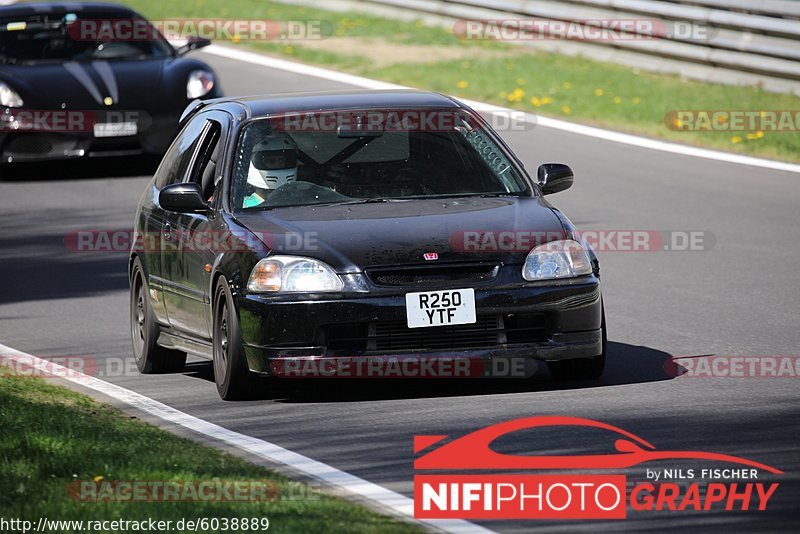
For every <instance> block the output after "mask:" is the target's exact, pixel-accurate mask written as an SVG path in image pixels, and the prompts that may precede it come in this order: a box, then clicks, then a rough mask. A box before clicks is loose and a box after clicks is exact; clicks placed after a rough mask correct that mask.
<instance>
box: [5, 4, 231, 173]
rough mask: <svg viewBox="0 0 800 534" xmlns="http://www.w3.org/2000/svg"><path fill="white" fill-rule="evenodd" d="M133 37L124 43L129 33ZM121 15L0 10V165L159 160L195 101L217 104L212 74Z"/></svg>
mask: <svg viewBox="0 0 800 534" xmlns="http://www.w3.org/2000/svg"><path fill="white" fill-rule="evenodd" d="M131 25H133V26H134V27H135V28H136V30H137V31H136V32H129V33H127V34H126V33H125V32H123V31H120V30H121V29H125V28H131ZM209 43H210V41H208V40H207V39H199V38H193V39H189V41H188V42H187V44H186V45H184V46H182V47H181V48H178V49H175V48H173V47H172V45H170V43H169V42H167V41H166V40H165V39H164V38H163V37H162V35H161V34H160V33H159V32H158V31H157V30H156V29H155V28H154V27H153V26H152V25H150V24H149V23H148V22H147V21H146V20H145V19H143V18H142V17H141V15H138V14H137V13H135V12H134V11H131V10H130V9H128V8H127V7H123V6H117V5H113V4H99V3H98V4H95V3H85V4H84V3H63V4H57V3H41V4H39V3H30V4H27V3H26V4H13V5H8V6H2V7H0V164H7V163H12V162H21V161H41V160H53V159H66V158H78V157H82V156H119V155H138V154H157V155H162V154H163V153H164V152H165V151H166V149H167V147H169V144H170V143H171V142H172V139H173V138H174V137H175V134H176V133H177V124H178V118H179V117H180V114H181V111H183V109H184V108H185V107H186V105H187V104H188V103H190V102H191V101H192V100H194V99H197V98H214V97H219V96H221V94H222V93H221V91H220V87H219V82H218V81H217V79H216V76H215V75H214V73H213V71H212V70H211V68H210V67H209V66H208V65H206V64H205V63H203V62H202V61H198V60H196V59H187V58H185V57H183V55H184V54H185V53H186V52H188V51H190V50H194V49H196V48H199V47H202V46H205V45H207V44H209Z"/></svg>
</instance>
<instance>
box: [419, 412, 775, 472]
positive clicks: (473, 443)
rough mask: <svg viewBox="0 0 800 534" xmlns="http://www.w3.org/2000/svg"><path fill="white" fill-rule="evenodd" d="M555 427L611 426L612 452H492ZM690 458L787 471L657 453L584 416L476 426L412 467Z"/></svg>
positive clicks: (723, 458)
mask: <svg viewBox="0 0 800 534" xmlns="http://www.w3.org/2000/svg"><path fill="white" fill-rule="evenodd" d="M553 426H579V427H593V428H601V429H605V430H610V431H612V432H615V433H617V434H619V438H618V439H616V440H615V442H614V447H615V449H616V450H617V452H616V453H612V454H587V455H579V456H578V455H576V456H518V455H510V454H502V453H498V452H495V451H493V450H492V449H491V448H490V445H491V443H492V442H493V441H495V440H496V439H498V438H500V437H501V436H504V435H506V434H509V433H511V432H516V431H518V430H524V429H529V428H538V427H553ZM445 438H447V436H443V435H436V436H414V452H415V453H418V452H420V451H423V450H425V449H428V448H429V447H431V446H432V445H434V444H436V443H439V442H441V441H442V440H444V439H445ZM673 459H691V460H712V461H717V462H728V463H734V464H739V465H746V466H749V467H755V468H757V469H763V470H764V471H767V472H770V473H775V474H783V471H780V470H778V469H775V468H774V467H770V466H768V465H764V464H762V463H759V462H754V461H752V460H748V459H746V458H740V457H738V456H730V455H727V454H718V453H714V452H704V451H659V450H656V448H655V446H653V445H651V444H650V443H648V442H647V441H645V440H644V439H642V438H640V437H638V436H636V435H634V434H631V433H630V432H627V431H625V430H622V429H621V428H618V427H615V426H613V425H609V424H606V423H601V422H599V421H593V420H591V419H583V418H580V417H566V416H543V417H525V418H522V419H514V420H512V421H506V422H504V423H498V424H496V425H492V426H488V427H486V428H482V429H480V430H476V431H475V432H472V433H470V434H467V435H466V436H463V437H461V438H458V439H456V440H454V441H451V442H449V443H446V444H444V445H441V446H439V447H438V448H436V449H434V450H431V451H430V452H427V453H425V454H424V455H422V456H420V457H419V458H417V459H416V460H415V461H414V469H419V470H426V469H445V470H447V469H451V470H461V469H463V470H480V469H517V470H518V469H622V468H627V467H633V466H636V465H639V464H643V463H645V462H652V461H656V460H673Z"/></svg>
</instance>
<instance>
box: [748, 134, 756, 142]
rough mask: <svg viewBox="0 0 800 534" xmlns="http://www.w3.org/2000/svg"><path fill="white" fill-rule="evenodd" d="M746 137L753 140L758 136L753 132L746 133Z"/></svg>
mask: <svg viewBox="0 0 800 534" xmlns="http://www.w3.org/2000/svg"><path fill="white" fill-rule="evenodd" d="M747 138H748V139H750V140H751V141H754V140H756V139H758V136H757V135H756V134H754V133H751V134H747Z"/></svg>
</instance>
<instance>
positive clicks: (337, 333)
mask: <svg viewBox="0 0 800 534" xmlns="http://www.w3.org/2000/svg"><path fill="white" fill-rule="evenodd" d="M474 289H475V306H476V312H477V315H478V322H477V323H476V324H475V325H460V326H458V327H433V328H415V329H408V328H406V327H405V321H406V307H405V293H406V291H398V290H394V291H378V292H368V293H363V294H346V295H341V298H336V297H334V296H331V295H313V296H312V295H294V296H292V295H280V296H278V295H261V294H246V295H238V296H236V297H235V298H236V308H237V311H238V317H239V325H240V329H241V333H242V340H243V343H244V350H245V353H246V355H247V361H248V365H249V367H250V369H251V370H252V371H254V372H257V373H261V374H274V371H275V365H274V363H275V362H276V361H289V360H291V361H297V360H298V359H300V360H303V359H305V360H314V359H319V358H362V357H365V358H370V357H375V358H383V357H387V356H391V357H400V358H405V357H413V358H419V359H424V358H455V359H466V360H480V361H483V362H491V361H492V360H497V359H512V358H523V359H528V360H538V361H558V360H566V359H573V358H591V357H594V356H598V355H600V354H601V353H602V351H603V335H602V330H601V322H602V303H601V295H600V285H599V280H598V279H597V278H596V277H594V276H591V275H590V276H585V277H581V278H577V279H572V280H563V281H553V282H548V283H547V284H546V285H545V284H543V283H538V284H535V285H534V284H529V285H519V284H518V285H514V286H508V287H478V286H475V287H474ZM420 290H421V289H416V288H415V289H413V290H412V291H420Z"/></svg>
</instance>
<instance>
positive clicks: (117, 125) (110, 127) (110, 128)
mask: <svg viewBox="0 0 800 534" xmlns="http://www.w3.org/2000/svg"><path fill="white" fill-rule="evenodd" d="M136 132H137V128H136V123H135V122H98V123H97V124H95V125H94V136H95V137H128V136H131V135H136Z"/></svg>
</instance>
